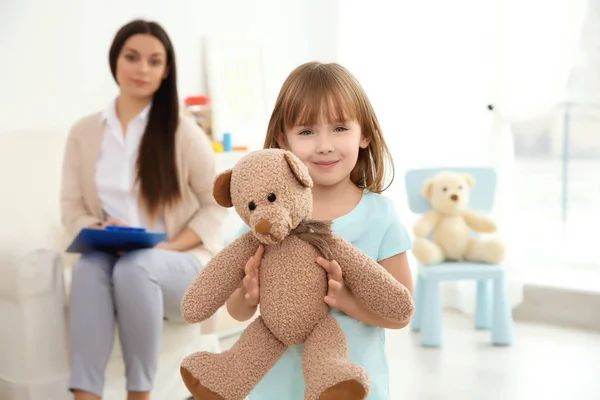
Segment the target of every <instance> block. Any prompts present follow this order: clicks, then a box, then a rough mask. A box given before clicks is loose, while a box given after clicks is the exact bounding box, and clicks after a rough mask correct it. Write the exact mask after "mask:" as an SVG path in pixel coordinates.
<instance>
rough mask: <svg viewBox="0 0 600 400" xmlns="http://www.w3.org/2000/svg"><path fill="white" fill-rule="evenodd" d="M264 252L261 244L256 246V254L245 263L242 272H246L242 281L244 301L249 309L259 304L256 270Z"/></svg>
mask: <svg viewBox="0 0 600 400" xmlns="http://www.w3.org/2000/svg"><path fill="white" fill-rule="evenodd" d="M264 252H265V248H264V246H263V245H262V244H261V245H260V246H258V249H257V250H256V253H254V255H253V256H252V257H250V259H249V260H248V262H247V263H246V267H245V268H244V271H245V272H246V276H245V277H244V280H243V281H242V284H243V286H244V291H245V295H244V299H245V300H246V304H248V306H250V307H255V306H257V305H258V303H259V302H260V296H259V285H258V278H259V274H258V269H259V267H260V262H261V261H262V256H263V253H264Z"/></svg>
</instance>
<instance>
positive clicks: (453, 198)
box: [450, 194, 458, 201]
mask: <svg viewBox="0 0 600 400" xmlns="http://www.w3.org/2000/svg"><path fill="white" fill-rule="evenodd" d="M450 199H452V201H456V200H458V196H457V195H455V194H453V195H452V196H450Z"/></svg>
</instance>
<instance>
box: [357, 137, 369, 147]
mask: <svg viewBox="0 0 600 400" xmlns="http://www.w3.org/2000/svg"><path fill="white" fill-rule="evenodd" d="M369 143H371V140H370V139H367V138H366V137H364V136H363V137H362V138H361V139H360V144H359V146H360V148H361V149H366V148H367V147H369Z"/></svg>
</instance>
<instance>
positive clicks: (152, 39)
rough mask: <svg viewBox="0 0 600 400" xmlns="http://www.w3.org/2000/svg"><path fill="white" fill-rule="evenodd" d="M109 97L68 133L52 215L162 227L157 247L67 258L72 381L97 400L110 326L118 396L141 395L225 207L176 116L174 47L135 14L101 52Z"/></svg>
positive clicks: (196, 139)
mask: <svg viewBox="0 0 600 400" xmlns="http://www.w3.org/2000/svg"><path fill="white" fill-rule="evenodd" d="M109 62H110V68H111V72H112V74H113V77H114V79H115V81H116V82H117V84H118V85H119V89H120V90H119V95H118V97H117V98H116V100H113V101H112V102H110V104H108V106H107V107H106V109H105V110H104V111H102V112H99V113H96V114H94V115H91V116H88V117H85V118H83V119H82V120H80V121H79V122H78V123H77V124H75V126H74V128H73V129H72V131H71V133H70V135H69V138H68V140H67V145H66V151H65V158H64V165H63V175H62V188H61V213H62V222H63V224H64V225H65V227H66V228H67V230H68V231H69V233H70V234H72V235H76V234H77V233H78V232H79V231H80V230H81V228H83V227H86V226H87V227H94V228H98V229H103V228H104V227H105V226H106V225H134V226H143V227H145V228H147V229H148V230H152V231H155V232H166V234H167V238H168V240H167V241H165V242H164V243H160V244H159V245H158V246H157V248H156V249H150V250H139V251H133V252H130V253H128V254H124V255H116V254H115V255H113V254H108V253H100V252H97V253H89V254H84V255H83V256H82V257H81V258H80V259H79V260H77V262H76V263H75V264H74V266H73V278H72V287H71V297H70V346H69V347H70V354H71V370H72V375H71V381H70V389H71V390H72V391H73V392H74V394H75V400H86V399H94V400H96V399H99V398H100V397H102V392H103V387H104V374H105V368H106V365H107V362H108V359H109V355H110V354H111V351H112V348H113V339H114V329H115V322H117V323H118V328H119V337H120V341H121V346H122V350H123V355H124V358H125V366H126V375H127V390H128V392H129V394H128V399H129V400H134V399H140V400H146V399H149V398H150V391H151V390H152V386H153V382H154V377H155V374H156V370H157V363H158V356H159V351H160V343H161V333H162V324H163V320H164V319H167V320H173V319H175V320H177V319H179V318H180V314H179V313H180V311H179V307H180V302H181V298H182V297H183V294H184V293H185V291H186V290H187V288H188V286H189V285H190V283H191V282H192V281H193V279H194V278H195V276H196V275H197V274H198V272H199V271H200V268H201V265H202V262H203V261H204V262H205V261H206V260H207V259H208V258H210V256H211V255H212V254H215V253H216V252H217V251H218V250H219V248H220V246H221V241H220V237H219V230H220V225H221V224H222V223H223V221H224V219H225V217H226V215H227V214H226V211H225V210H224V209H223V208H221V207H220V206H218V205H217V204H216V202H215V201H214V199H213V197H212V180H213V178H214V175H215V158H214V153H213V151H212V148H211V144H210V142H209V140H208V138H207V137H206V135H205V134H204V133H203V132H202V131H201V130H200V129H199V128H198V127H197V126H196V125H194V124H193V123H191V122H190V121H188V120H185V119H182V118H181V117H180V115H179V108H178V101H179V99H178V96H177V82H176V72H177V70H176V65H175V54H174V51H173V46H172V44H171V41H170V40H169V37H168V36H167V34H166V32H165V31H164V30H163V29H162V28H161V27H160V26H159V25H157V24H156V23H153V22H146V21H139V20H136V21H133V22H131V23H129V24H127V25H125V26H123V27H122V28H121V29H120V30H119V31H118V32H117V34H116V36H115V38H114V41H113V43H112V46H111V48H110V52H109Z"/></svg>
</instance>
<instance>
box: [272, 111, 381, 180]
mask: <svg viewBox="0 0 600 400" xmlns="http://www.w3.org/2000/svg"><path fill="white" fill-rule="evenodd" d="M368 144H369V142H368V140H366V139H365V138H364V137H363V135H362V131H361V128H360V124H359V123H358V121H329V120H328V119H327V118H323V117H322V118H320V119H319V121H318V122H317V123H316V124H315V125H312V126H293V127H291V128H290V129H288V130H287V131H286V133H285V140H282V141H281V143H279V147H282V148H284V149H286V150H289V151H291V152H292V153H294V154H295V155H296V156H298V158H300V160H302V162H304V164H306V166H307V167H308V170H309V172H310V176H311V177H312V179H313V181H314V185H315V186H320V187H328V186H334V185H339V184H343V183H346V182H348V183H349V182H351V181H350V173H351V172H352V170H353V169H354V167H355V166H356V161H357V160H358V152H359V150H360V148H366V147H367V146H368Z"/></svg>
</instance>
